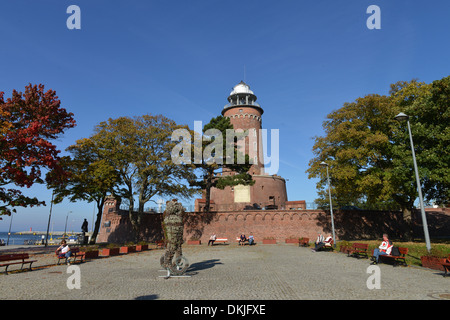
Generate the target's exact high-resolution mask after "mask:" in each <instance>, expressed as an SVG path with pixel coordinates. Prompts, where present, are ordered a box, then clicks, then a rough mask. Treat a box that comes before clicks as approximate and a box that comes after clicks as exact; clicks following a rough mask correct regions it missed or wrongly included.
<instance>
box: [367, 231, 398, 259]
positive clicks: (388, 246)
mask: <svg viewBox="0 0 450 320" xmlns="http://www.w3.org/2000/svg"><path fill="white" fill-rule="evenodd" d="M393 246H394V245H393V244H392V241H391V240H389V237H388V235H387V234H386V233H385V234H383V242H381V245H380V246H379V247H378V248H376V249H375V250H374V251H373V257H372V261H373V262H372V264H377V263H378V259H379V257H380V256H381V255H389V254H390V253H391V251H392V247H393Z"/></svg>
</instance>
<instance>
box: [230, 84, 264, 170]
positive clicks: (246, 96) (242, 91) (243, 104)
mask: <svg viewBox="0 0 450 320" xmlns="http://www.w3.org/2000/svg"><path fill="white" fill-rule="evenodd" d="M263 113H264V110H263V109H262V108H261V106H260V105H259V104H258V103H257V102H256V96H255V94H254V93H253V91H251V90H250V87H249V86H248V85H247V84H246V83H244V82H243V81H241V82H239V83H238V84H237V85H236V86H234V88H233V91H231V93H230V95H229V97H228V104H227V105H225V107H224V108H223V110H222V115H223V116H224V117H227V118H229V119H230V122H231V124H232V125H233V128H234V130H237V129H242V130H244V131H245V130H249V131H248V132H249V133H248V136H247V137H246V138H245V151H244V150H242V152H243V153H247V154H248V155H249V157H250V161H252V163H253V165H252V167H251V169H250V170H249V173H250V174H251V175H261V174H264V161H263V150H262V145H260V139H259V133H260V129H261V128H262V126H261V116H262V114H263Z"/></svg>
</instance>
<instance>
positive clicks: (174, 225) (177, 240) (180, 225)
mask: <svg viewBox="0 0 450 320" xmlns="http://www.w3.org/2000/svg"><path fill="white" fill-rule="evenodd" d="M163 228H164V237H165V241H166V252H165V254H164V255H163V256H162V257H161V261H160V262H161V266H162V267H163V268H164V269H166V270H167V272H168V274H167V277H170V275H176V276H178V275H182V274H184V273H185V272H186V270H187V268H188V267H189V262H188V260H187V259H186V258H185V257H183V252H182V248H181V246H182V244H183V229H184V208H183V206H182V205H181V203H179V202H177V200H176V199H173V200H171V201H168V202H167V204H166V210H165V211H164V214H163ZM174 256H175V260H174V261H172V259H173V257H174Z"/></svg>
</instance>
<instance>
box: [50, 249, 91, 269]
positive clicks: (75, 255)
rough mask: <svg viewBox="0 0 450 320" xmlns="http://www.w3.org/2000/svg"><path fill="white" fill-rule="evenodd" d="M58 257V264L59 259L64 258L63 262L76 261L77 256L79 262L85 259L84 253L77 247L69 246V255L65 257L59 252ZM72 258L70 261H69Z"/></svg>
mask: <svg viewBox="0 0 450 320" xmlns="http://www.w3.org/2000/svg"><path fill="white" fill-rule="evenodd" d="M57 257H58V263H57V264H58V265H59V263H60V261H61V260H64V261H65V263H75V262H76V261H77V258H79V262H83V261H85V258H86V253H85V252H82V251H80V249H79V248H77V247H75V248H70V257H69V258H66V257H65V256H61V255H60V254H58V255H57ZM71 259H72V262H71V261H70V260H71Z"/></svg>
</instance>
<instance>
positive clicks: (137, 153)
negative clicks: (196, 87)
mask: <svg viewBox="0 0 450 320" xmlns="http://www.w3.org/2000/svg"><path fill="white" fill-rule="evenodd" d="M177 129H188V128H187V127H186V126H180V125H177V124H176V123H175V122H174V121H173V120H170V119H168V118H166V117H164V116H161V115H158V116H152V115H144V116H142V117H135V118H128V117H120V118H118V119H109V120H108V121H107V122H102V123H100V124H99V125H98V126H97V127H96V128H95V134H94V136H93V137H91V139H94V140H96V141H98V143H99V145H100V146H101V148H102V149H103V150H104V159H105V160H107V161H108V163H109V165H110V166H111V167H112V168H115V170H116V174H117V176H118V177H119V183H117V184H115V186H114V187H113V188H112V190H111V191H112V193H113V194H114V196H116V197H119V198H124V199H127V200H128V203H129V216H130V221H131V224H132V226H133V230H134V232H135V236H136V240H139V237H140V227H141V225H142V218H143V215H144V206H145V204H146V203H147V202H148V201H151V199H152V197H154V196H162V197H164V196H177V197H181V198H188V197H190V196H192V195H193V194H194V193H195V192H197V190H196V189H195V188H192V187H190V186H189V183H188V181H190V180H192V179H194V174H193V170H194V167H193V166H191V165H179V164H175V163H174V162H173V161H172V159H171V150H172V148H173V147H174V146H175V143H174V142H172V141H171V136H172V133H173V131H174V130H177ZM136 196H137V198H138V210H137V211H134V203H135V197H136Z"/></svg>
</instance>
